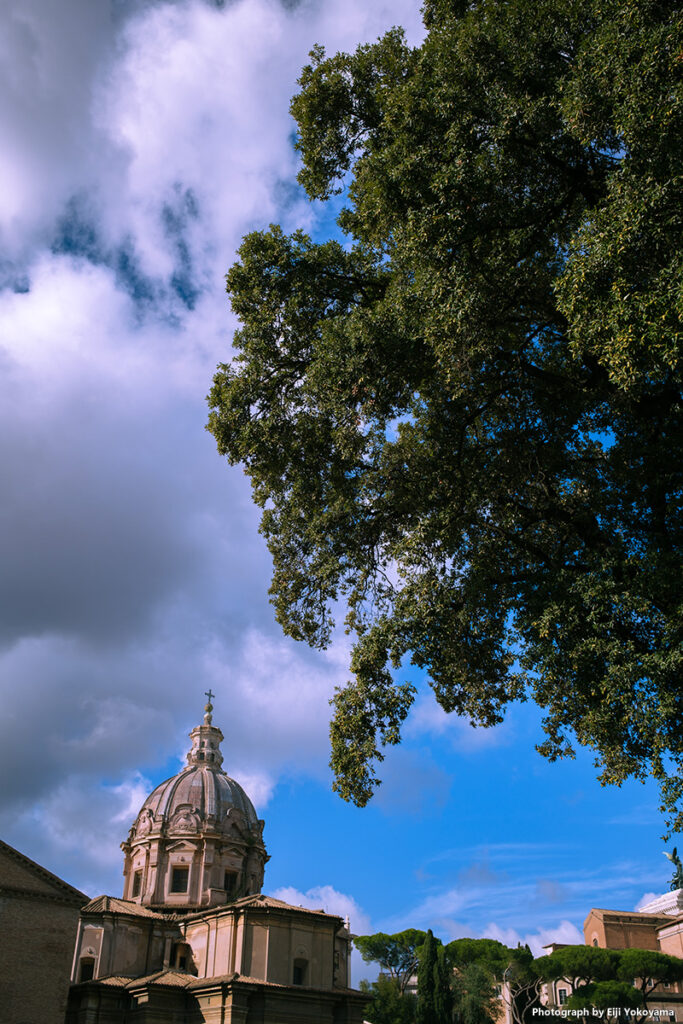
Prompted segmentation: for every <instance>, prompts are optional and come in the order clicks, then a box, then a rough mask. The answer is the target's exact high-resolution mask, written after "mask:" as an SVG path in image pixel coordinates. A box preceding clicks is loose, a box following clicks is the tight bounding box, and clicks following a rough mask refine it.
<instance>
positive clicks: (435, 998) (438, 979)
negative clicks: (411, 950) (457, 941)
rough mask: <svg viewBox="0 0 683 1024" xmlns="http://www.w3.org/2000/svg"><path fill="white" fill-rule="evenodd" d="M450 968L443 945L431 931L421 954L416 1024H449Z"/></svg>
mask: <svg viewBox="0 0 683 1024" xmlns="http://www.w3.org/2000/svg"><path fill="white" fill-rule="evenodd" d="M450 973H451V971H450V966H449V964H448V958H447V956H446V952H445V950H444V948H443V945H442V943H441V941H440V940H439V939H435V938H434V935H433V933H432V931H431V929H430V931H428V932H427V936H426V938H425V941H424V943H423V945H422V946H421V947H420V950H419V962H418V967H417V1005H416V1014H415V1020H416V1021H417V1024H450V1022H451V1007H452V996H451V990H450Z"/></svg>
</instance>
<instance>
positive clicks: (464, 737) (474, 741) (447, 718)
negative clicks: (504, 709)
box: [404, 691, 515, 752]
mask: <svg viewBox="0 0 683 1024" xmlns="http://www.w3.org/2000/svg"><path fill="white" fill-rule="evenodd" d="M404 733H405V735H406V736H407V737H420V736H445V737H447V738H448V739H449V740H450V742H451V743H452V744H453V746H454V747H457V749H458V750H459V751H472V752H476V751H479V750H487V749H489V748H491V747H498V746H503V745H505V744H507V743H511V742H512V741H513V740H514V738H515V730H514V725H513V724H512V722H511V721H510V718H509V717H508V719H506V721H505V722H503V723H502V724H501V725H498V726H495V727H492V728H490V729H484V728H473V726H472V724H471V722H470V721H469V719H467V718H464V717H462V716H461V715H456V714H454V713H451V714H449V713H448V712H446V711H444V710H443V708H442V707H440V706H439V705H438V704H437V703H436V700H435V699H434V695H433V693H431V691H430V692H429V693H427V694H424V695H421V696H420V697H418V699H417V700H416V701H415V704H414V706H413V708H412V709H411V712H410V716H409V717H408V720H407V721H406V724H405V727H404Z"/></svg>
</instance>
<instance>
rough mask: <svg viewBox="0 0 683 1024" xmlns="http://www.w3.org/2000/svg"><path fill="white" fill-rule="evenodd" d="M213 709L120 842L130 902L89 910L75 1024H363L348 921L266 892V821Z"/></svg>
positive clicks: (111, 901)
mask: <svg viewBox="0 0 683 1024" xmlns="http://www.w3.org/2000/svg"><path fill="white" fill-rule="evenodd" d="M212 710H213V708H212V705H211V703H210V702H209V703H208V704H207V706H206V713H205V716H204V722H203V724H202V725H199V726H197V727H196V728H195V729H193V730H192V732H191V733H190V737H191V740H192V746H191V749H190V751H189V753H188V755H187V765H186V766H185V768H183V770H182V771H181V772H179V773H178V774H177V775H175V776H173V777H172V778H170V779H167V780H166V781H165V782H163V783H161V785H159V786H157V787H156V789H155V790H154V791H153V792H152V793H151V794H150V795H149V796H148V797H147V799H146V800H145V802H144V804H143V806H142V807H141V809H140V812H139V814H138V816H137V818H136V820H135V822H134V824H133V826H132V828H131V830H130V833H129V835H128V838H127V839H126V841H125V842H124V843H122V850H123V855H124V887H123V898H121V899H118V898H116V897H111V896H100V897H98V898H97V899H95V900H91V901H90V902H89V903H88V904H87V905H86V906H85V907H83V909H82V911H81V915H80V920H79V924H78V934H77V939H76V949H75V953H74V958H73V967H72V976H71V978H72V984H71V988H70V992H69V1002H68V1009H67V1015H66V1020H67V1024H162V1022H163V1024H167V1022H174V1024H181V1022H182V1024H199V1022H207V1024H213V1022H215V1024H219V1022H220V1024H295V1022H296V1024H305V1022H310V1024H361V1022H362V1020H363V1008H364V1006H365V1003H366V997H365V996H363V995H362V994H361V993H360V992H357V991H355V990H353V989H351V987H350V951H351V935H350V932H349V928H348V923H345V922H344V921H343V920H342V919H341V918H340V917H337V916H336V915H334V914H328V913H325V912H324V911H323V910H309V909H306V908H303V907H294V906H291V905H289V904H287V903H283V902H282V901H280V900H276V899H273V898H272V897H269V896H265V895H263V894H262V893H261V888H262V885H263V875H264V868H265V865H266V862H267V860H268V855H267V853H266V848H265V845H264V841H263V828H264V822H263V821H261V820H259V818H258V817H257V815H256V812H255V810H254V807H253V805H252V803H251V801H250V800H249V797H248V796H247V795H246V793H245V792H244V790H243V789H242V787H241V786H240V785H239V784H238V783H237V782H236V781H235V780H234V779H231V778H230V777H229V776H228V775H227V774H226V773H225V772H224V770H223V768H222V762H223V757H222V753H221V748H220V744H221V741H222V740H223V734H222V733H221V731H220V729H218V728H216V727H215V726H214V725H213V724H212Z"/></svg>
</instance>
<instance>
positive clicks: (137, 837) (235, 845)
mask: <svg viewBox="0 0 683 1024" xmlns="http://www.w3.org/2000/svg"><path fill="white" fill-rule="evenodd" d="M207 696H209V694H207ZM212 709H213V706H212V704H211V699H210V696H209V703H208V704H207V705H206V708H205V715H204V722H203V724H202V725H198V726H196V727H195V728H194V729H193V730H192V732H191V733H190V737H191V739H192V747H191V749H190V750H189V752H188V755H187V766H186V767H185V768H183V770H182V771H180V772H178V774H177V775H174V776H173V777H172V778H170V779H166V781H165V782H162V783H161V785H159V786H157V787H156V789H154V790H153V791H152V792H151V793H150V795H149V796H148V797H147V799H146V800H145V802H144V804H143V805H142V807H141V808H140V813H139V814H138V816H137V818H136V819H135V822H134V824H133V827H132V828H131V830H130V833H129V835H128V839H127V840H126V841H125V842H123V843H122V844H121V849H122V850H123V852H124V857H125V862H124V869H123V875H124V899H129V900H134V901H135V902H137V903H140V904H142V905H145V906H156V907H164V908H166V909H173V910H178V909H180V908H188V909H189V908H192V907H198V906H218V905H221V904H224V903H226V902H228V901H231V900H235V899H240V898H241V897H243V896H250V895H253V894H254V893H258V892H260V891H261V886H262V885H263V869H264V867H265V864H266V861H267V860H268V854H267V853H266V848H265V846H264V844H263V824H264V823H263V822H262V821H260V820H259V819H258V818H257V816H256V811H255V810H254V805H253V804H252V802H251V800H250V799H249V797H248V796H247V794H246V793H245V792H244V790H243V789H242V787H241V786H240V784H239V782H235V780H234V779H231V778H230V776H229V775H226V773H225V772H224V771H223V769H222V767H221V765H222V763H223V754H222V753H221V741H222V739H223V733H222V732H221V731H220V729H217V728H216V726H215V725H212V722H211V711H212Z"/></svg>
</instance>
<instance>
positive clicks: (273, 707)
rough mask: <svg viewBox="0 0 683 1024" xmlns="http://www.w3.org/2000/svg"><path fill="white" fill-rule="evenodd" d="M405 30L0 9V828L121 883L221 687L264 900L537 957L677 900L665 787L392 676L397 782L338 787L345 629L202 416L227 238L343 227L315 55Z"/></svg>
mask: <svg viewBox="0 0 683 1024" xmlns="http://www.w3.org/2000/svg"><path fill="white" fill-rule="evenodd" d="M394 24H400V25H402V26H403V27H404V28H405V30H406V34H407V37H408V40H409V41H410V42H411V43H413V44H417V43H419V41H420V39H421V37H422V32H423V29H422V26H421V19H420V12H419V7H418V5H417V4H416V3H414V2H412V0H392V2H388V0H387V2H385V0H369V2H368V0H302V2H298V3H297V2H296V0H294V2H292V0H288V2H284V0H234V2H232V3H228V2H226V3H219V2H217V0H211V2H210V0H98V2H97V3H93V2H92V0H63V2H61V3H59V4H55V3H54V2H53V0H22V3H21V4H6V5H1V6H0V138H1V139H2V145H1V146H0V480H1V481H2V486H1V491H0V680H1V683H0V685H1V686H2V695H1V697H2V700H1V706H0V729H1V734H0V757H1V759H2V779H3V780H4V783H3V785H2V787H0V835H1V836H2V838H3V839H4V840H5V841H6V842H9V843H10V844H12V845H13V846H15V847H17V848H18V849H19V850H21V851H22V852H23V853H25V854H26V855H28V856H29V857H32V858H33V859H35V860H37V861H38V862H39V863H41V864H43V865H44V866H45V867H47V868H48V869H49V870H51V871H53V872H55V873H56V874H58V875H60V876H61V877H63V878H65V879H66V880H67V881H69V882H70V883H71V884H73V885H75V886H77V887H79V888H81V889H82V890H84V891H85V892H86V893H88V894H89V895H91V896H95V895H98V894H99V893H102V892H107V893H110V894H113V895H117V894H120V892H121V884H122V878H121V870H122V856H121V851H120V849H119V844H120V842H121V841H122V840H123V839H124V838H125V837H126V835H127V833H128V829H129V827H130V824H131V823H132V820H133V819H134V817H135V815H136V814H137V811H138V810H139V807H140V805H141V804H142V802H143V800H144V799H145V796H146V795H147V793H148V792H149V791H150V790H151V789H152V788H153V786H154V785H155V784H157V783H158V782H160V781H161V780H163V779H164V778H166V777H168V776H170V775H173V774H175V773H176V772H177V771H178V770H179V769H180V767H181V764H183V763H184V755H185V752H186V751H187V750H188V749H189V740H188V738H187V734H188V732H189V730H190V729H191V728H192V727H193V726H195V725H197V724H198V723H199V722H200V721H201V718H202V714H203V705H204V702H205V697H204V693H205V691H206V690H208V689H209V687H210V688H211V689H212V690H213V692H214V693H215V694H216V697H215V700H214V705H215V710H214V723H215V724H217V725H219V726H220V727H221V729H222V730H223V732H224V734H225V737H226V738H225V742H224V744H223V752H224V757H225V762H224V768H225V769H226V770H227V771H228V773H229V774H230V775H232V776H234V777H235V778H236V779H237V780H238V781H239V782H240V783H241V784H242V785H243V786H244V787H245V789H246V790H247V792H248V794H249V795H250V796H251V798H252V800H253V802H254V804H255V805H256V808H257V810H258V812H259V814H260V816H262V817H264V818H265V820H266V829H265V840H266V844H267V847H268V850H269V853H270V855H271V860H270V863H269V864H268V866H267V869H266V882H265V891H267V892H269V893H271V894H273V895H275V896H278V897H280V898H283V899H288V900H289V901H290V902H293V903H296V904H302V905H306V906H315V907H319V906H322V907H324V908H325V909H327V910H329V911H330V912H333V913H341V914H347V913H348V914H349V915H350V918H351V927H352V930H353V931H355V932H356V933H357V934H366V933H368V932H371V931H380V930H381V931H389V932H392V931H399V930H401V929H403V928H406V927H418V928H428V927H431V928H433V930H434V932H435V934H436V935H438V936H439V937H441V938H442V939H444V941H448V940H450V939H453V938H457V937H460V936H464V935H470V936H473V937H480V936H489V937H494V938H499V939H501V940H502V941H504V942H506V943H508V944H510V943H511V944H516V942H518V941H520V940H521V941H528V942H529V943H530V944H531V946H532V948H533V949H534V950H535V951H536V952H540V950H541V947H542V946H543V944H544V943H547V942H550V941H564V942H580V941H582V934H581V927H582V923H583V920H584V919H585V917H586V915H587V914H588V911H589V910H590V908H591V907H592V906H598V907H607V908H614V909H621V910H632V909H634V908H636V907H637V906H638V905H640V904H641V903H642V902H643V899H644V898H645V896H646V894H648V893H660V892H663V891H665V890H666V889H667V888H668V880H669V878H670V875H671V866H670V864H669V862H668V861H667V860H665V858H664V857H663V856H662V852H663V850H664V849H665V844H664V843H663V842H662V840H661V839H660V836H661V835H662V833H663V831H664V825H663V821H662V818H661V816H660V814H659V813H658V810H657V804H658V801H657V792H656V788H655V787H654V786H653V785H652V784H649V783H648V784H646V785H641V784H638V783H632V784H625V785H624V786H623V787H622V788H621V789H613V788H601V787H600V786H599V784H598V783H597V782H596V781H595V770H594V767H593V764H592V759H591V757H590V755H589V754H586V753H585V752H584V753H581V754H580V755H579V756H578V757H577V759H576V760H575V761H567V762H562V763H557V764H549V763H548V762H546V761H544V760H543V759H542V758H541V757H540V756H539V755H538V754H536V753H535V751H534V744H535V743H538V742H540V741H541V739H542V735H541V730H540V714H539V713H538V711H537V710H536V709H535V708H534V707H533V706H531V705H521V706H516V707H514V708H512V709H511V711H510V714H509V715H508V717H507V719H506V721H505V723H504V724H503V725H501V726H499V727H497V728H495V729H493V730H488V731H481V730H473V729H472V728H471V727H470V725H469V723H467V722H466V721H462V720H459V719H458V718H457V717H455V716H447V715H446V714H444V713H443V712H442V711H440V709H439V708H438V707H437V706H436V704H435V703H434V701H433V699H431V698H430V695H429V690H428V688H427V687H426V686H425V685H424V680H422V679H420V678H419V677H418V676H416V675H414V674H413V675H411V674H410V672H409V671H406V672H403V673H402V678H407V679H411V680H412V681H413V682H415V683H416V684H418V685H419V686H420V695H419V698H418V701H417V703H416V706H415V709H414V711H413V713H412V714H411V716H410V718H409V720H408V722H407V724H406V728H405V739H404V743H403V744H402V745H401V746H400V747H397V748H392V749H390V750H389V751H388V752H387V757H386V760H385V762H384V764H383V765H382V768H381V772H380V775H381V777H382V778H383V780H384V782H383V786H382V788H381V790H380V791H379V793H378V795H377V796H376V797H375V798H374V799H373V801H372V802H371V804H370V805H369V806H368V807H366V808H365V809H362V810H360V809H358V808H355V807H353V806H350V805H348V804H345V803H344V802H343V801H341V800H340V799H339V797H337V796H336V795H335V794H333V793H332V791H331V775H330V770H329V768H328V765H327V761H328V757H329V751H328V722H329V714H330V709H329V704H328V702H329V699H330V697H331V695H332V693H333V692H334V687H335V686H336V685H339V684H343V683H344V682H345V681H346V679H347V663H348V643H347V640H346V638H345V637H344V636H343V635H342V636H339V637H336V638H335V642H334V644H333V645H332V646H331V647H330V649H329V650H327V651H324V652H313V651H310V650H309V649H308V648H306V647H305V646H303V645H301V644H299V643H295V642H294V641H291V640H289V639H287V638H285V637H284V636H283V635H282V634H281V632H280V630H279V627H278V626H277V624H276V623H275V621H274V618H273V613H272V608H271V606H270V605H269V603H268V597H267V590H268V585H269V577H270V562H269V556H268V552H267V550H266V548H265V545H264V543H263V540H262V538H261V537H260V536H259V534H258V514H257V510H256V509H255V507H254V505H253V504H252V501H251V497H250V489H249V486H248V483H247V481H246V479H245V477H244V476H243V474H242V471H241V470H240V468H239V467H232V468H231V467H229V466H228V465H227V463H226V462H225V461H224V460H222V459H221V458H220V457H219V456H218V455H217V453H216V450H215V443H214V441H213V439H212V437H211V436H210V435H209V434H208V433H207V432H206V431H205V423H206V418H207V406H206V401H205V396H206V394H207V392H208V390H209V388H210V386H211V380H212V375H213V373H214V371H215V367H216V365H217V364H218V363H219V362H226V361H229V359H230V357H231V338H232V334H233V332H234V330H235V327H236V322H235V318H234V316H233V314H232V313H231V311H230V307H229V302H228V298H227V296H226V294H225V281H224V276H225V273H226V272H227V270H228V268H229V266H230V265H231V263H232V262H233V261H234V259H235V251H236V249H237V247H238V246H239V243H240V240H241V238H242V236H243V235H244V234H245V233H246V232H247V231H250V230H254V229H259V228H264V227H266V226H267V225H268V224H269V223H271V222H274V223H279V224H281V225H282V226H283V228H284V229H285V230H286V231H291V230H294V229H295V228H299V227H301V228H304V229H305V230H307V231H309V232H310V233H312V234H313V236H314V237H316V238H320V239H323V238H325V237H328V235H329V232H330V231H333V230H334V225H333V218H332V217H331V215H330V213H329V212H328V211H327V210H326V209H325V208H323V207H321V206H320V205H319V204H310V203H309V202H308V200H307V198H306V196H305V195H304V194H303V192H302V191H301V189H300V188H299V187H298V185H297V183H296V173H297V167H298V158H297V154H296V152H295V150H294V146H293V134H294V129H295V126H294V123H293V121H292V120H291V118H290V116H289V113H288V108H289V101H290V98H291V96H292V95H293V93H294V92H295V91H296V79H297V77H298V75H299V73H300V69H301V67H302V66H303V64H304V63H305V62H306V57H307V53H308V51H309V50H310V49H311V47H312V46H313V45H314V44H316V43H322V44H323V45H324V46H325V48H326V49H327V51H328V52H336V51H337V50H349V49H353V48H355V46H356V45H357V44H359V43H362V42H370V41H372V40H373V39H375V38H376V37H377V36H378V35H380V34H381V33H383V32H384V31H386V30H387V29H388V28H390V27H391V26H392V25H394ZM669 848H670V846H669ZM355 972H356V981H357V980H358V978H359V977H361V976H368V975H371V974H372V970H371V969H370V968H368V967H366V966H365V965H362V964H360V963H356V966H355Z"/></svg>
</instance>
